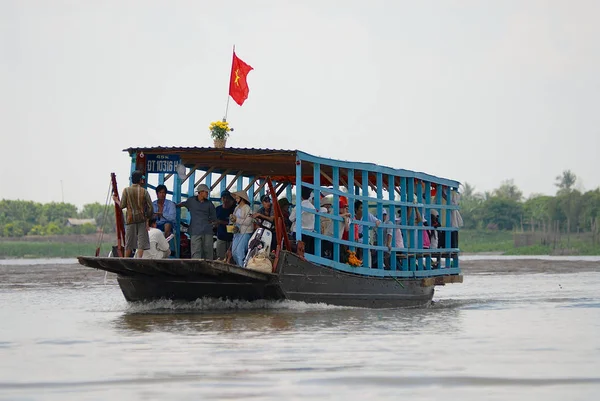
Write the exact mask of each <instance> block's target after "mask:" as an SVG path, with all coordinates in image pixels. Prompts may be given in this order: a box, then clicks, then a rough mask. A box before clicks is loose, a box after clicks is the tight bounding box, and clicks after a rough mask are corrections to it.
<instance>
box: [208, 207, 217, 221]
mask: <svg viewBox="0 0 600 401" xmlns="http://www.w3.org/2000/svg"><path fill="white" fill-rule="evenodd" d="M210 206H211V207H210V208H209V210H208V221H209V222H211V223H215V222H216V221H217V208H216V207H215V205H214V204H213V203H212V202H210Z"/></svg>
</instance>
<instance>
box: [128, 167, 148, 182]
mask: <svg viewBox="0 0 600 401" xmlns="http://www.w3.org/2000/svg"><path fill="white" fill-rule="evenodd" d="M144 178H146V177H144V174H142V172H141V171H140V170H135V171H134V172H133V173H131V183H132V184H139V183H141V182H142V180H143V179H144Z"/></svg>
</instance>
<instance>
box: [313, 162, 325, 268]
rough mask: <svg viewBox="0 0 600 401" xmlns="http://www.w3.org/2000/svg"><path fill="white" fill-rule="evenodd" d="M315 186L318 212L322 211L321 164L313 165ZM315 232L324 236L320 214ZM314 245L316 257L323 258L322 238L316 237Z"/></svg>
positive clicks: (317, 217)
mask: <svg viewBox="0 0 600 401" xmlns="http://www.w3.org/2000/svg"><path fill="white" fill-rule="evenodd" d="M313 184H314V186H315V189H314V190H313V194H314V199H313V205H314V206H315V209H316V210H318V211H321V188H320V187H321V165H320V164H319V163H313ZM315 231H316V232H318V233H320V234H323V233H322V232H321V216H319V215H318V214H316V215H315ZM314 244H315V248H314V249H315V255H316V256H318V257H321V238H317V237H315V239H314Z"/></svg>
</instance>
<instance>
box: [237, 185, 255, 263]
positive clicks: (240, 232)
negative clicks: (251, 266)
mask: <svg viewBox="0 0 600 401" xmlns="http://www.w3.org/2000/svg"><path fill="white" fill-rule="evenodd" d="M232 195H233V198H234V199H235V201H236V202H237V206H236V208H235V211H234V212H233V214H232V215H231V222H232V223H234V224H235V228H234V234H233V242H232V244H231V254H232V255H233V260H234V261H235V263H236V264H237V265H238V266H242V265H243V264H244V258H245V257H246V252H247V251H248V242H249V241H250V236H252V229H253V226H254V223H253V220H252V216H251V214H252V211H251V210H250V198H248V194H247V193H246V191H237V192H234V193H233V194H232Z"/></svg>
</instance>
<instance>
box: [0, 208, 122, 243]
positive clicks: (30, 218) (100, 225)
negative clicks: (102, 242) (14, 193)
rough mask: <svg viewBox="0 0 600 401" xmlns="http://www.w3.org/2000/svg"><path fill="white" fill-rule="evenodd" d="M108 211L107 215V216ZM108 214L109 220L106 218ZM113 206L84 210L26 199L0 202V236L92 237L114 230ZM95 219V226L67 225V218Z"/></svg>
mask: <svg viewBox="0 0 600 401" xmlns="http://www.w3.org/2000/svg"><path fill="white" fill-rule="evenodd" d="M105 211H106V213H105ZM105 214H106V217H104V216H105ZM114 215H115V213H114V206H113V205H112V204H111V205H109V207H108V209H106V208H105V206H104V205H101V204H100V203H97V202H96V203H89V204H86V205H84V206H83V208H82V210H81V211H78V210H77V207H76V206H75V205H72V204H70V203H56V202H52V203H46V204H42V203H37V202H33V201H23V200H6V199H3V200H1V201H0V236H1V237H22V236H24V235H62V234H92V233H95V232H96V231H97V230H98V229H104V232H114V231H115V217H114ZM69 218H77V219H95V220H96V224H83V225H80V226H72V227H69V226H67V219H69Z"/></svg>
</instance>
